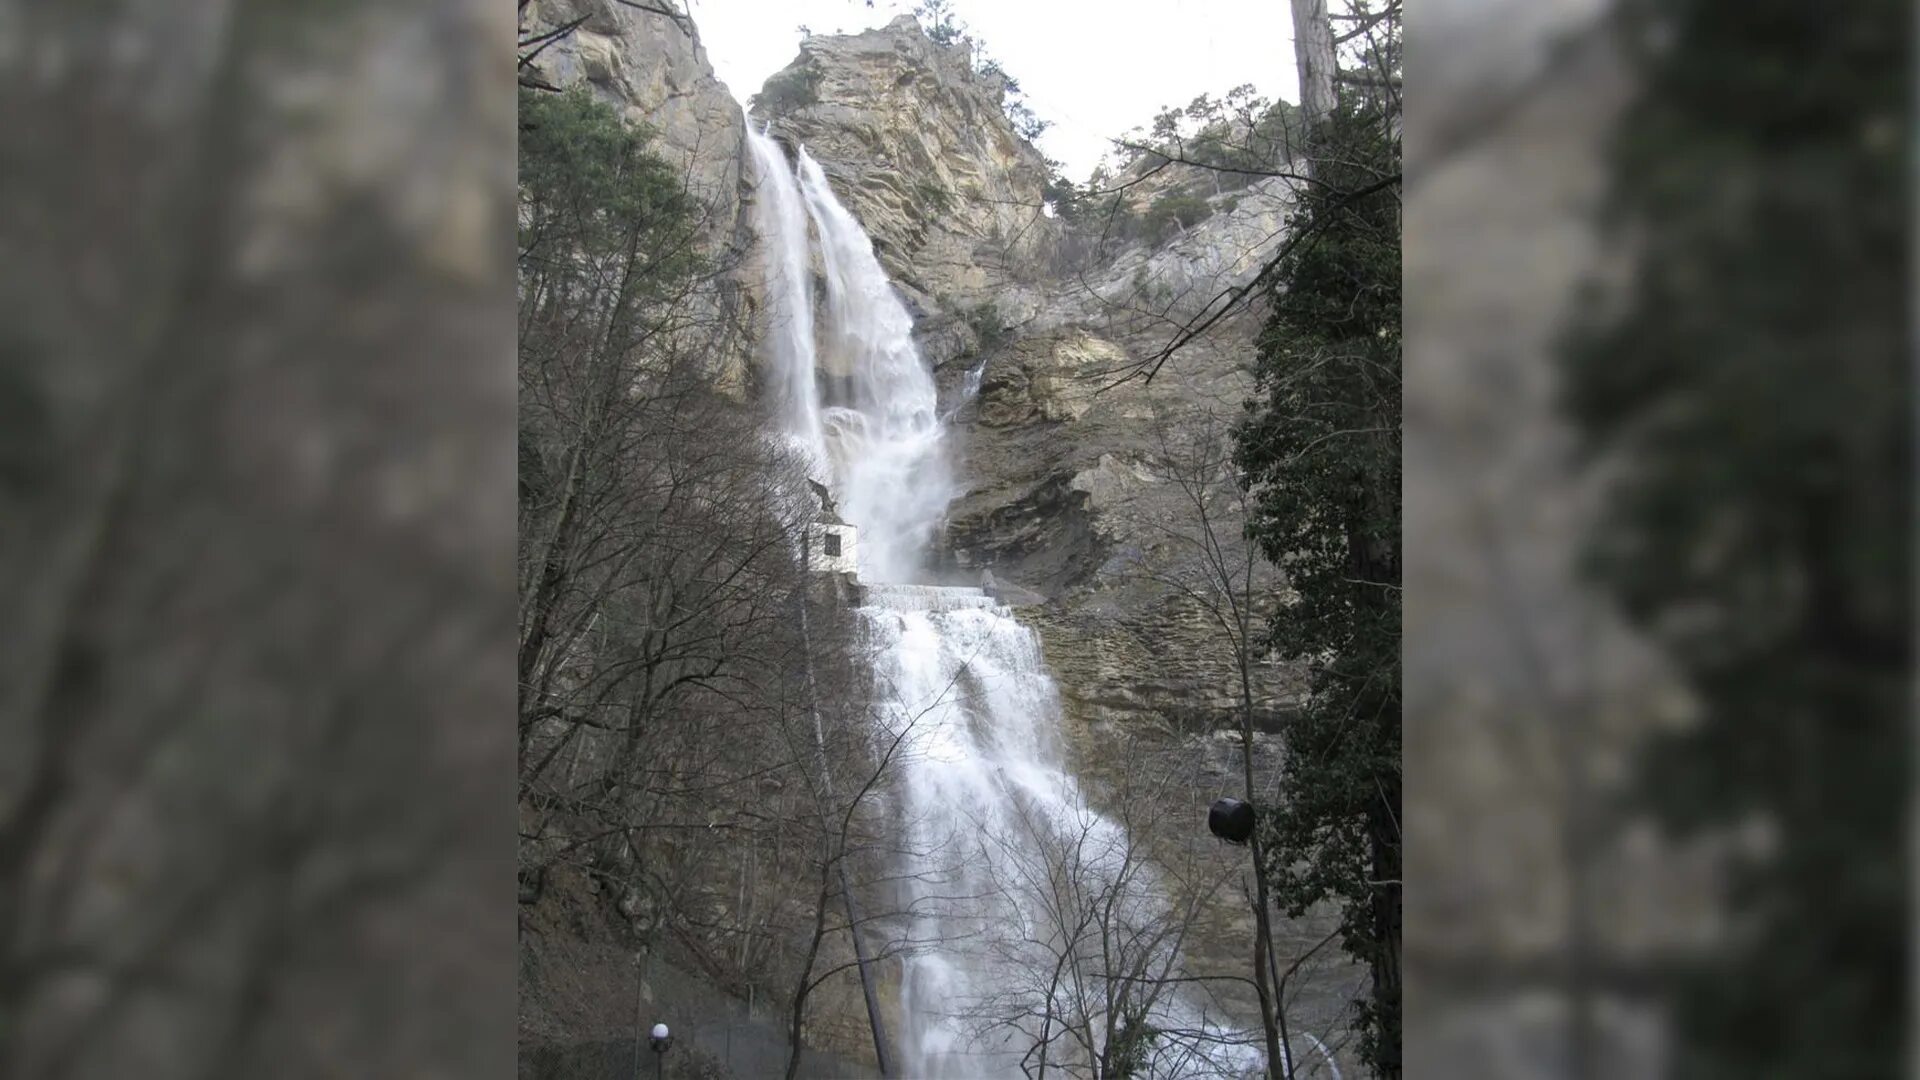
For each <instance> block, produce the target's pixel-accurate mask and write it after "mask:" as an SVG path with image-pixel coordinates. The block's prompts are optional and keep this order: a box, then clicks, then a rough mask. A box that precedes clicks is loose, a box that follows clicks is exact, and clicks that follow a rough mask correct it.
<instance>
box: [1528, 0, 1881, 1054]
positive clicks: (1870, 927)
mask: <svg viewBox="0 0 1920 1080" xmlns="http://www.w3.org/2000/svg"><path fill="white" fill-rule="evenodd" d="M1622 25H1623V27H1624V29H1625V30H1626V31H1627V32H1626V33H1624V34H1623V35H1622V40H1623V41H1624V42H1625V43H1626V45H1627V47H1628V48H1629V50H1631V51H1632V52H1633V59H1634V60H1635V62H1636V66H1637V67H1638V69H1639V75H1640V78H1641V89H1640V92H1639V96H1638V100H1637V102H1635V103H1634V104H1633V105H1632V106H1631V107H1630V109H1629V112H1628V114H1627V116H1626V118H1625V122H1624V123H1622V124H1621V126H1620V127H1619V129H1618V132H1619V133H1618V135H1617V137H1616V141H1615V144H1614V146H1613V153H1612V163H1611V168H1612V170H1613V175H1614V185H1613V190H1612V199H1611V207H1610V210H1611V213H1612V217H1613V222H1614V223H1615V224H1616V225H1617V226H1619V227H1620V228H1622V229H1625V230H1630V233H1631V236H1632V237H1633V240H1634V244H1635V248H1636V252H1637V260H1636V261H1637V266H1636V273H1635V275H1634V277H1633V280H1632V284H1631V286H1630V287H1629V288H1627V289H1626V290H1624V294H1623V295H1622V296H1620V297H1619V300H1620V301H1621V302H1620V303H1619V304H1616V305H1614V306H1613V307H1612V309H1611V311H1612V314H1611V315H1609V316H1607V317H1604V318H1597V319H1594V320H1592V321H1590V322H1589V323H1588V324H1586V325H1584V326H1582V327H1580V328H1578V329H1577V330H1576V332H1575V333H1574V334H1573V335H1572V336H1571V338H1570V340H1569V342H1568V347H1567V349H1566V351H1565V356H1564V366H1563V372H1564V375H1565V384H1564V403H1565V407H1566V410H1567V413H1568V414H1569V415H1570V417H1571V418H1572V419H1573V420H1574V421H1575V422H1576V423H1577V424H1578V425H1579V428H1580V430H1581V431H1582V433H1583V435H1584V437H1585V441H1586V447H1587V451H1588V453H1589V454H1591V455H1592V456H1593V457H1594V458H1596V459H1598V460H1602V461H1605V462H1606V463H1607V464H1608V465H1609V467H1610V468H1614V469H1617V470H1619V473H1620V478H1619V479H1618V480H1617V482H1616V483H1615V484H1614V485H1613V486H1612V488H1611V490H1610V499H1609V502H1608V503H1607V506H1606V509H1605V515H1604V519H1603V521H1602V522H1601V523H1600V525H1599V527H1598V528H1597V529H1596V531H1595V533H1594V535H1593V536H1592V538H1591V542H1590V545H1589V551H1588V555H1589V559H1588V563H1589V568H1590V570H1591V573H1592V575H1593V577H1594V579H1595V580H1596V581H1598V582H1599V583H1601V584H1602V585H1603V586H1605V587H1606V588H1607V589H1608V590H1610V591H1611V593H1612V594H1613V595H1614V596H1615V597H1616V598H1617V599H1618V601H1619V603H1620V605H1621V607H1622V609H1623V611H1624V613H1625V614H1626V616H1627V617H1628V618H1629V619H1630V620H1631V621H1632V622H1633V623H1634V624H1636V625H1637V626H1638V628H1639V629H1640V630H1641V631H1642V632H1643V633H1645V634H1646V635H1647V636H1648V637H1649V638H1650V639H1651V640H1653V641H1655V642H1656V643H1658V644H1659V645H1661V646H1663V647H1664V649H1665V651H1666V655H1667V656H1668V657H1669V658H1670V660H1671V662H1672V663H1673V664H1674V665H1675V666H1676V668H1677V669H1678V671H1679V673H1680V674H1681V675H1682V676H1683V677H1684V678H1685V679H1686V681H1687V682H1688V683H1689V685H1690V687H1691V689H1692V691H1693V692H1694V694H1695V696H1696V699H1697V701H1698V704H1699V712H1700V721H1699V723H1698V724H1697V725H1694V726H1692V727H1690V728H1688V729H1686V730H1682V731H1677V732H1673V733H1671V734H1665V735H1663V736H1661V737H1659V738H1657V739H1655V740H1654V741H1653V742H1652V743H1651V744H1650V745H1648V746H1647V747H1646V748H1645V750H1644V753H1643V756H1642V757H1641V759H1640V766H1639V769H1638V785H1639V795H1640V797H1641V799H1642V800H1643V802H1644V804H1645V805H1648V806H1650V807H1651V808H1652V809H1653V810H1654V811H1655V812H1656V813H1657V814H1658V815H1659V816H1660V818H1661V819H1662V820H1663V821H1664V822H1665V823H1667V824H1668V825H1669V826H1670V827H1672V828H1673V829H1674V830H1675V831H1676V832H1677V833H1679V834H1681V835H1688V834H1693V833H1696V832H1700V831H1703V830H1705V831H1714V830H1721V829H1728V828H1733V827H1737V826H1742V825H1746V824H1748V823H1751V822H1754V821H1756V820H1758V821H1762V822H1765V823H1767V824H1768V825H1769V826H1770V827H1771V832H1772V834H1773V842H1772V844H1771V845H1770V847H1771V851H1770V852H1769V853H1767V854H1764V855H1761V854H1757V853H1750V854H1747V855H1743V856H1739V857H1738V858H1737V861H1736V862H1735V863H1734V865H1733V867H1732V873H1731V876H1730V878H1729V879H1728V881H1727V882H1726V885H1727V889H1726V902H1727V903H1728V904H1729V907H1730V913H1731V914H1732V915H1733V916H1734V922H1735V925H1736V926H1738V927H1739V928H1740V929H1739V930H1738V931H1737V933H1736V934H1735V935H1734V937H1733V939H1732V941H1731V942H1730V943H1728V945H1727V946H1726V947H1725V948H1724V949H1720V950H1716V951H1715V952H1714V953H1713V954H1712V955H1710V956H1707V957H1703V958H1701V960H1700V962H1698V963H1697V964H1690V965H1689V970H1688V971H1687V972H1686V973H1685V975H1684V976H1683V977H1682V978H1681V979H1680V980H1679V983H1678V986H1677V990H1678V993H1677V997H1676V1000H1675V1004H1676V1006H1677V1008H1676V1012H1675V1014H1674V1016H1673V1019H1674V1027H1673V1031H1674V1035H1675V1038H1676V1041H1677V1048H1676V1064H1677V1066H1678V1068H1677V1071H1676V1075H1681V1076H1688V1077H1728V1078H1732V1077H1741V1078H1748V1077H1799V1076H1815V1075H1819V1076H1892V1075H1896V1074H1897V1073H1898V1072H1899V1071H1900V1066H1901V1064H1902V1063H1903V1061H1904V1057H1905V1054H1904V1044H1905V1034H1904V1032H1903V1025H1904V1023H1905V1021H1906V1018H1907V1017H1908V1015H1909V1008H1908V1006H1907V1004H1906V1001H1907V993H1908V990H1907V987H1908V980H1907V975H1906V965H1907V949H1906V948H1905V947H1904V945H1902V944H1901V943H1902V942H1903V940H1904V938H1905V935H1906V932H1907V931H1906V918H1907V912H1908V910H1909V900H1908V888H1909V885H1908V877H1907V873H1908V871H1907V865H1906V862H1905V849H1906V845H1905V844H1904V843H1903V842H1902V841H1903V827H1902V820H1903V817H1904V816H1905V814H1906V807H1907V803H1908V799H1909V798H1910V796H1909V795H1908V793H1907V785H1908V784H1909V783H1910V780H1909V775H1908V771H1909V750H1908V746H1909V740H1910V738H1911V709H1912V700H1913V699H1912V692H1913V688H1912V682H1911V678H1910V663H1911V658H1912V655H1913V644H1914V642H1913V632H1912V631H1913V628H1912V610H1911V602H1912V595H1913V579H1912V575H1911V569H1910V565H1909V561H1908V560H1909V558H1910V553H1909V550H1908V544H1909V543H1910V532H1909V527H1910V522H1911V515H1912V511H1913V489H1912V479H1913V474H1912V454H1913V449H1914V448H1913V440H1912V433H1911V425H1912V422H1913V418H1912V414H1911V408H1912V399H1911V396H1910V389H1911V381H1912V377H1911V356H1910V354H1909V352H1908V337H1907V333H1908V331H1907V327H1908V323H1907V315H1906V310H1905V307H1906V304H1907V302H1908V299H1907V293H1906V289H1907V288H1908V285H1907V278H1906V276H1905V270H1906V258H1907V250H1908V242H1909V241H1908V234H1907V231H1906V225H1907V222H1906V200H1907V198H1908V196H1909V192H1910V189H1911V180H1910V172H1909V168H1910V166H1909V159H1908V157H1907V156H1906V155H1907V149H1906V144H1905V142H1904V138H1905V137H1906V136H1907V135H1908V134H1909V133H1910V131H1911V120H1910V118H1909V117H1908V115H1907V113H1906V107H1907V94H1908V90H1907V82H1906V80H1907V74H1906V73H1907V65H1908V63H1909V62H1910V55H1909V50H1910V48H1911V44H1910V42H1911V34H1910V32H1909V22H1908V14H1907V12H1906V10H1905V9H1904V8H1902V7H1900V6H1899V5H1896V4H1893V3H1891V2H1888V0H1877V2H1872V3H1867V4H1863V5H1855V6H1850V7H1849V8H1848V9H1847V10H1845V11H1844V12H1843V11H1839V10H1835V9H1831V8H1826V7H1823V6H1821V5H1810V4H1805V3H1797V2H1785V0H1751V2H1743V3H1731V2H1726V0H1691V2H1687V3H1680V4H1673V5H1667V6H1665V7H1663V8H1661V9H1659V10H1658V11H1656V10H1654V9H1653V8H1651V7H1649V6H1647V5H1639V4H1636V5H1632V6H1631V7H1630V8H1629V9H1628V11H1627V13H1626V17H1625V18H1624V19H1623V23H1622ZM1655 42H1658V43H1660V44H1659V45H1650V44H1649V43H1655ZM1603 310H1604V309H1603Z"/></svg>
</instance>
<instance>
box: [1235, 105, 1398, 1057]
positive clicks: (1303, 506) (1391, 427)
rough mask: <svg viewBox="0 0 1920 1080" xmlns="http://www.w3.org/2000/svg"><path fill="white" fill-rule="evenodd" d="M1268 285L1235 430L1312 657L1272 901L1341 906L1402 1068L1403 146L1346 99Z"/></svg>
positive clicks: (1266, 545) (1287, 784) (1374, 1052)
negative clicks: (1397, 182) (1250, 387)
mask: <svg viewBox="0 0 1920 1080" xmlns="http://www.w3.org/2000/svg"><path fill="white" fill-rule="evenodd" d="M1309 151H1310V152H1311V154H1312V156H1313V159H1314V161H1315V165H1316V169H1317V173H1316V175H1317V178H1318V180H1319V182H1318V183H1316V184H1314V185H1312V186H1311V187H1310V188H1308V189H1307V190H1306V191H1305V192H1303V194H1302V196H1301V201H1300V204H1299V206H1298V208H1297V210H1296V211H1295V213H1294V214H1293V218H1292V222H1291V230H1292V233H1291V235H1292V236H1293V237H1294V238H1295V240H1294V241H1293V242H1291V244H1290V247H1289V248H1288V249H1287V251H1286V254H1285V255H1284V256H1283V257H1282V258H1281V260H1280V262H1279V264H1278V267H1277V269H1276V272H1275V274H1274V276H1273V283H1272V285H1271V288H1270V290H1269V292H1268V299H1269V302H1270V303H1271V305H1272V307H1271V312H1270V315H1269V318H1268V321H1267V324H1266V327H1265V330H1264V332H1263V334H1262V336H1261V339H1260V342H1259V358H1258V368H1257V376H1258V380H1259V381H1258V395H1257V397H1256V398H1255V399H1254V400H1253V401H1252V402H1250V403H1249V414H1248V416H1247V418H1246V420H1245V421H1244V422H1243V424H1242V426H1241V428H1240V430H1239V432H1238V434H1237V440H1238V445H1237V450H1236V460H1237V463H1238V464H1239V466H1240V468H1241V470H1242V473H1243V478H1244V481H1245V482H1246V483H1247V484H1248V486H1249V488H1250V489H1251V494H1252V497H1253V498H1252V501H1253V514H1252V516H1251V521H1250V523H1249V530H1250V531H1251V533H1252V535H1253V536H1254V538H1255V539H1256V540H1257V541H1258V542H1259V544H1260V546H1261V549H1262V551H1263V552H1264V553H1265V554H1266V556H1267V557H1268V558H1269V559H1271V560H1273V561H1274V562H1275V563H1277V564H1278V565H1279V566H1280V567H1281V568H1282V569H1283V570H1284V571H1285V572H1286V574H1287V577H1288V580H1289V582H1290V584H1291V586H1292V589H1293V592H1294V594H1295V597H1294V598H1292V599H1290V600H1289V601H1288V602H1286V603H1283V604H1282V605H1281V606H1280V607H1279V608H1278V610H1277V611H1276V612H1275V613H1274V615H1273V617H1272V621H1271V624H1270V632H1271V636H1272V643H1273V645H1274V647H1275V649H1276V650H1277V651H1278V653H1279V654H1280V655H1281V656H1283V657H1286V658H1289V659H1296V660H1306V661H1308V662H1309V664H1310V665H1311V682H1310V687H1311V692H1310V694H1309V698H1308V701H1307V702H1306V704H1305V705H1304V706H1303V707H1302V709H1301V710H1300V712H1299V713H1298V714H1297V715H1296V716H1294V717H1293V718H1291V719H1290V720H1289V721H1288V722H1287V725H1286V729H1285V738H1286V747H1287V753H1286V757H1285V761H1284V764H1283V766H1282V772H1281V778H1280V793H1279V798H1278V800H1277V802H1276V804H1275V805H1274V806H1272V807H1271V808H1269V809H1268V811H1267V812H1266V813H1265V814H1264V815H1263V818H1262V833H1261V842H1262V844H1263V847H1264V849H1265V852H1266V855H1267V858H1266V860H1265V862H1266V871H1267V876H1268V880H1269V883H1270V886H1271V890H1272V894H1273V897H1274V901H1275V903H1277V904H1279V905H1280V906H1282V907H1284V908H1285V909H1286V910H1287V911H1288V912H1289V914H1291V915H1293V916H1296V917H1298V916H1300V915H1303V914H1305V913H1306V912H1307V910H1308V909H1309V908H1311V907H1313V906H1314V905H1316V904H1320V903H1322V902H1327V901H1331V902H1333V903H1334V904H1336V905H1337V906H1338V908H1339V911H1340V914H1341V919H1342V922H1341V927H1340V932H1341V941H1342V944H1343V946H1344V948H1345V949H1346V951H1347V952H1348V953H1349V954H1351V955H1352V956H1353V957H1355V958H1356V959H1357V960H1359V961H1361V962H1362V963H1365V964H1366V965H1368V968H1369V970H1370V972H1371V975H1372V978H1371V990H1370V992H1369V994H1368V995H1367V997H1366V998H1364V999H1363V1000H1361V1001H1359V1002H1357V1003H1356V1004H1357V1007H1358V1011H1359V1022H1358V1027H1359V1029H1360V1033H1361V1055H1362V1057H1363V1059H1364V1060H1366V1061H1367V1063H1368V1064H1369V1065H1370V1066H1371V1067H1372V1068H1373V1069H1374V1070H1375V1071H1376V1072H1378V1073H1379V1074H1380V1075H1383V1076H1389V1077H1397V1076H1398V1075H1399V1074H1400V791H1401V782H1400V778H1401V773H1400V569H1401V547H1400V200H1399V193H1398V191H1397V189H1396V188H1395V187H1394V186H1393V185H1392V184H1384V185H1383V183H1382V181H1383V178H1390V177H1394V176H1397V175H1398V173H1399V167H1400V163H1399V143H1398V141H1397V139H1395V138H1393V137H1392V136H1391V135H1390V134H1389V128H1388V126H1387V125H1386V124H1384V123H1383V122H1382V118H1381V117H1380V115H1379V114H1378V113H1374V112H1370V111H1369V112H1361V111H1356V110H1355V109H1354V108H1353V107H1352V106H1351V105H1346V106H1342V107H1341V108H1340V109H1338V110H1336V112H1335V113H1334V114H1333V115H1332V116H1331V117H1329V119H1328V120H1327V122H1326V123H1324V124H1322V125H1321V127H1320V128H1319V130H1318V131H1317V132H1316V133H1315V134H1314V136H1313V138H1312V141H1311V142H1310V144H1309Z"/></svg>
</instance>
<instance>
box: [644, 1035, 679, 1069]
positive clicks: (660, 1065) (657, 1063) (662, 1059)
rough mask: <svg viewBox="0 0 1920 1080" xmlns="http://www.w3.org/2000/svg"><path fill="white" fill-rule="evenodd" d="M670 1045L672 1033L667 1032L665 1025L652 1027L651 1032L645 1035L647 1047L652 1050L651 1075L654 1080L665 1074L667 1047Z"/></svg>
mask: <svg viewBox="0 0 1920 1080" xmlns="http://www.w3.org/2000/svg"><path fill="white" fill-rule="evenodd" d="M672 1045H673V1033H672V1032H670V1031H668V1030H667V1025H665V1024H655V1025H653V1030H652V1031H651V1032H649V1033H648V1034H647V1046H649V1047H651V1048H652V1050H653V1075H654V1078H655V1080H659V1078H660V1077H661V1076H663V1075H665V1073H666V1068H667V1047H669V1046H672Z"/></svg>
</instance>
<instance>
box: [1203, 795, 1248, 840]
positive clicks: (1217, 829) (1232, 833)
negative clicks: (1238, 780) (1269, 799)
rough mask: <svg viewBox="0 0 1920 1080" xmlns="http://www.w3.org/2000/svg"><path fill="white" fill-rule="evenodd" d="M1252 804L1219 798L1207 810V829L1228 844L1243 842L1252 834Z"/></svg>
mask: <svg viewBox="0 0 1920 1080" xmlns="http://www.w3.org/2000/svg"><path fill="white" fill-rule="evenodd" d="M1253 820H1254V815H1253V804H1251V803H1246V802H1241V801H1240V800H1239V799H1220V800H1218V801H1216V802H1215V803H1214V804H1213V806H1212V807H1211V808H1210V809H1209V810H1208V811H1207V831H1208V832H1210V833H1212V834H1213V835H1215V836H1217V837H1219V838H1220V839H1222V840H1225V841H1226V842H1227V843H1229V844H1244V843H1246V842H1247V841H1248V840H1249V839H1250V838H1252V836H1253Z"/></svg>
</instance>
